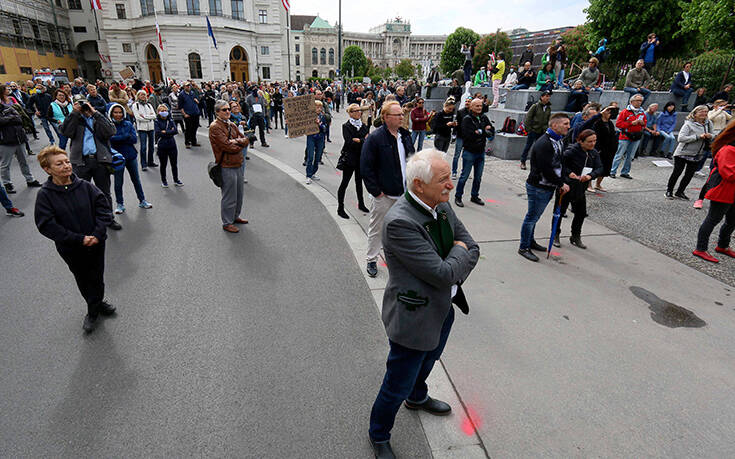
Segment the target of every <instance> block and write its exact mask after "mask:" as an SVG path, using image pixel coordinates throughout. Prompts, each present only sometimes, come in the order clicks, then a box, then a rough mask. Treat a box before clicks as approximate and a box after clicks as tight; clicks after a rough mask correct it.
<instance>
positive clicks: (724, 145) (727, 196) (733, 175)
mask: <svg viewBox="0 0 735 459" xmlns="http://www.w3.org/2000/svg"><path fill="white" fill-rule="evenodd" d="M712 151H713V152H714V155H715V159H714V167H713V168H712V171H711V172H710V176H709V179H707V185H708V186H709V191H708V192H707V194H706V195H705V199H709V200H710V207H709V212H708V213H707V217H705V219H704V221H703V222H702V226H700V227H699V233H698V235H697V250H695V251H694V252H692V253H693V254H694V255H695V256H698V257H700V258H702V259H703V260H707V261H709V262H712V263H719V261H720V260H718V259H717V258H715V257H713V256H712V255H710V254H709V253H708V252H707V246H708V245H709V236H710V234H712V231H713V230H714V229H715V226H717V224H718V223H720V221H722V218H723V217H724V218H725V223H724V224H723V225H722V227H721V228H720V238H719V240H718V242H717V247H716V248H715V252H717V253H722V254H725V255H727V256H730V257H733V258H735V251H733V250H732V249H731V248H730V238H731V236H732V232H733V230H735V205H733V203H734V202H735V122H732V123H730V124H729V125H728V126H727V127H726V128H725V130H724V131H722V132H721V133H720V134H719V135H718V136H717V137H715V140H714V142H713V143H712Z"/></svg>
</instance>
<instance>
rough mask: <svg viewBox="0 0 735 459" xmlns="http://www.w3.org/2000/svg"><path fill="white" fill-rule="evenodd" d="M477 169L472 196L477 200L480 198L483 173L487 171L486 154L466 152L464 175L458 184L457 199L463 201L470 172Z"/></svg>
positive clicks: (460, 177) (463, 167) (463, 157)
mask: <svg viewBox="0 0 735 459" xmlns="http://www.w3.org/2000/svg"><path fill="white" fill-rule="evenodd" d="M473 167H474V168H475V172H474V174H473V175H472V192H471V196H472V197H473V198H477V197H479V196H480V182H482V171H483V169H485V152H484V151H481V152H479V153H472V152H471V151H467V150H465V151H464V152H462V175H460V176H459V182H457V191H455V192H454V197H455V198H456V199H462V195H463V194H464V184H465V183H466V182H467V178H469V176H470V171H471V170H472V168H473Z"/></svg>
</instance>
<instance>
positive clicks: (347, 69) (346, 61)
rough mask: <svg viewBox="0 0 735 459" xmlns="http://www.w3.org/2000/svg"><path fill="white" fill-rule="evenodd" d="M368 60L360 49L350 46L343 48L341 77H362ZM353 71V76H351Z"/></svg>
mask: <svg viewBox="0 0 735 459" xmlns="http://www.w3.org/2000/svg"><path fill="white" fill-rule="evenodd" d="M367 66H368V60H367V58H366V57H365V53H364V52H363V51H362V48H360V47H359V46H356V45H351V46H348V47H347V48H345V52H344V54H343V57H342V75H345V76H346V75H350V76H353V77H355V76H364V75H365V71H366V70H367ZM353 69H354V74H353Z"/></svg>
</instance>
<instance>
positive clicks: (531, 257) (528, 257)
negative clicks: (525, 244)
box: [518, 249, 538, 262]
mask: <svg viewBox="0 0 735 459" xmlns="http://www.w3.org/2000/svg"><path fill="white" fill-rule="evenodd" d="M518 255H520V256H522V257H523V258H525V259H526V260H529V261H533V262H537V261H538V257H537V256H536V254H534V253H533V252H531V249H518Z"/></svg>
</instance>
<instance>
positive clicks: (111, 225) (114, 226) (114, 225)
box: [108, 220, 122, 231]
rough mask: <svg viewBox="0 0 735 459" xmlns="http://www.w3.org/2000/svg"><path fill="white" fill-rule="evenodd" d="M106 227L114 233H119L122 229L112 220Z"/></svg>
mask: <svg viewBox="0 0 735 459" xmlns="http://www.w3.org/2000/svg"><path fill="white" fill-rule="evenodd" d="M108 227H109V228H110V229H112V230H115V231H120V230H121V229H122V225H121V224H119V223H118V222H116V221H115V220H113V221H112V223H110V224H109V225H108Z"/></svg>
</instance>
